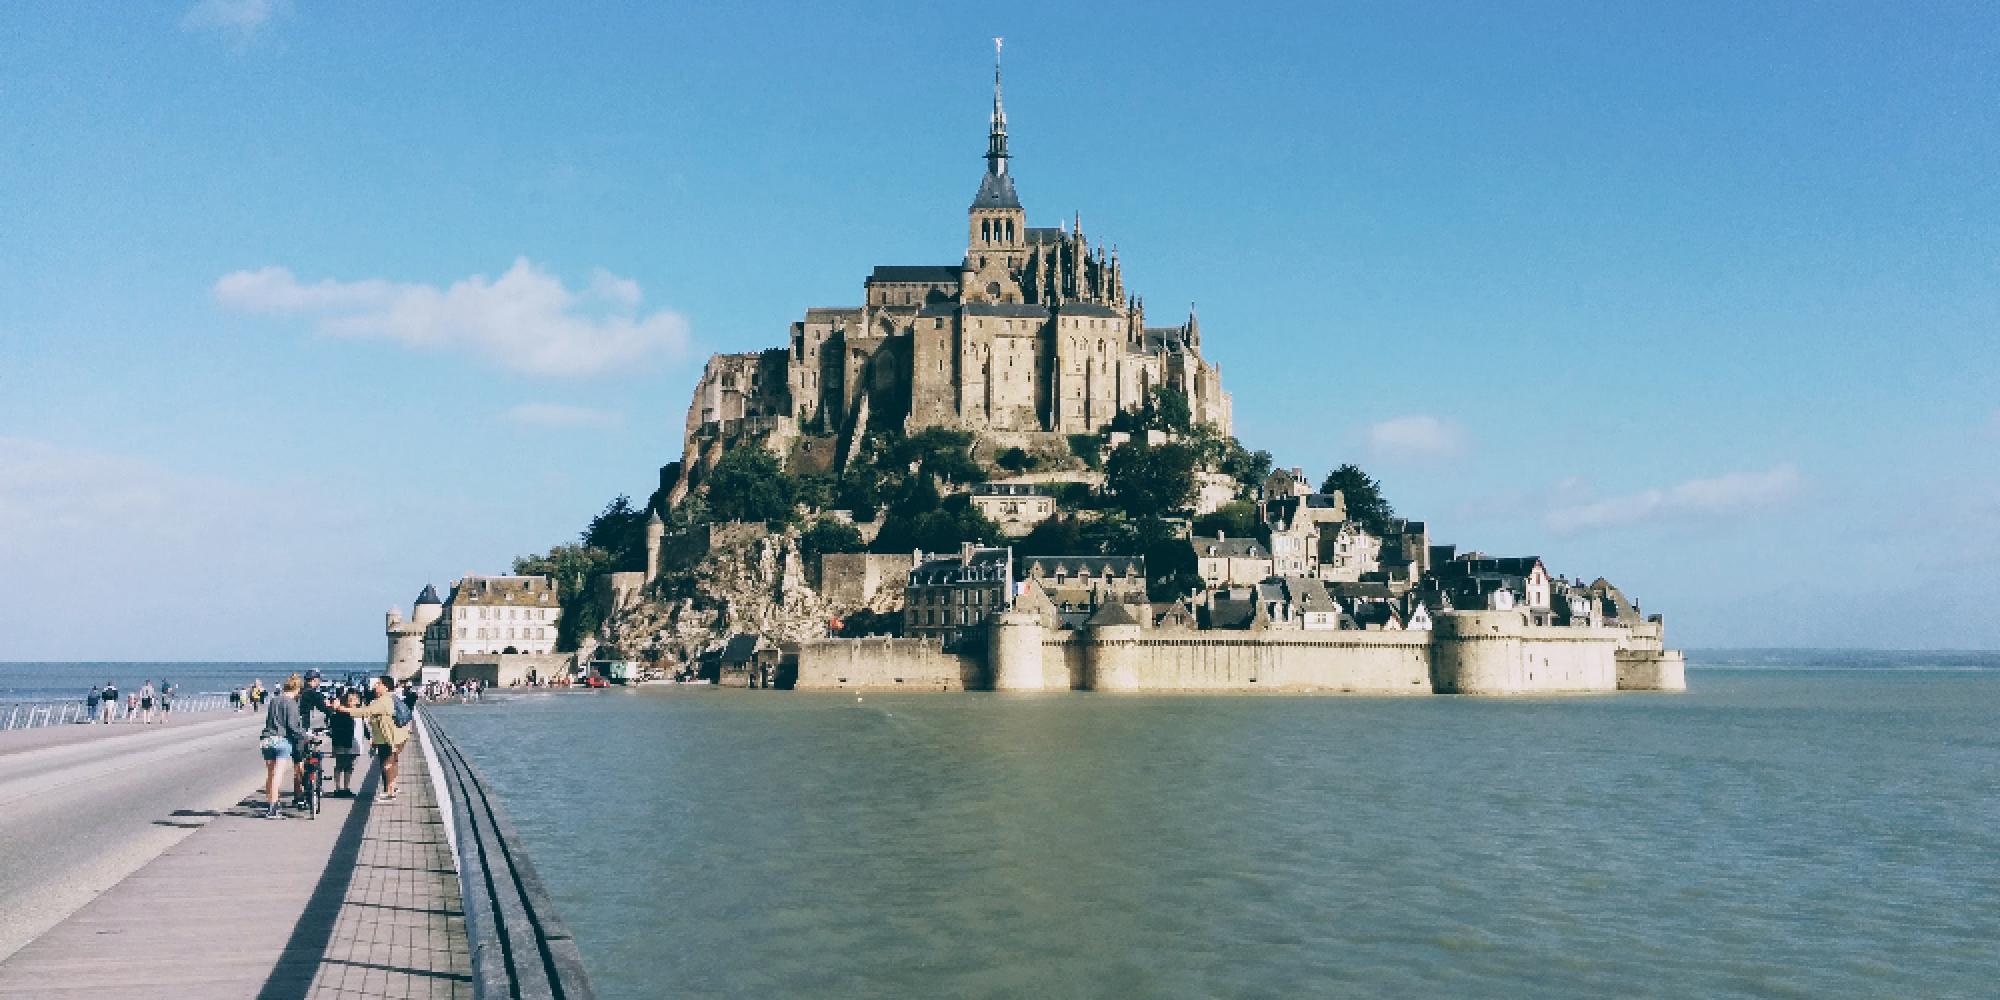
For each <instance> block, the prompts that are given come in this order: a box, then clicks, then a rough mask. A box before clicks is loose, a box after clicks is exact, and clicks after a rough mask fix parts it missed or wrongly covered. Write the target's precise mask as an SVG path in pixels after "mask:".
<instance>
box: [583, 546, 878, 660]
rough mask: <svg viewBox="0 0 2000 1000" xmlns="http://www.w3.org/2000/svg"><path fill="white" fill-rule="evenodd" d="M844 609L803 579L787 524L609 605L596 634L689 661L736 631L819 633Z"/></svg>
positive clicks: (636, 652) (632, 649)
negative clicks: (632, 597) (619, 603)
mask: <svg viewBox="0 0 2000 1000" xmlns="http://www.w3.org/2000/svg"><path fill="white" fill-rule="evenodd" d="M844 610H848V609H843V608H839V607H836V606H835V605H834V604H833V603H832V602H829V601H827V600H826V599H825V598H823V597H821V596H820V594H819V593H818V592H816V591H815V590H813V588H812V587H811V586H809V585H808V584H807V583H806V573H805V562H804V559H803V557H802V556H801V554H800V552H799V538H798V532H797V531H796V530H793V529H788V530H786V531H783V532H778V533H771V534H765V535H761V536H758V537H755V538H748V539H743V538H738V539H735V540H732V541H729V542H727V543H726V544H722V545H719V546H717V547H716V548H715V549H714V550H713V551H711V552H710V553H709V555H708V558H706V559H702V560H700V561H699V562H698V563H697V564H696V565H695V568H694V569H693V570H692V571H690V572H688V573H686V574H682V575H677V576H671V577H662V578H661V579H660V580H659V581H657V582H656V583H655V585H654V586H653V587H651V588H649V590H648V591H647V593H646V594H645V595H644V597H643V598H642V599H640V600H638V601H636V602H633V603H631V604H629V605H627V606H625V607H623V608H620V609H618V610H617V611H615V612H613V613H612V614H611V615H610V616H609V617H608V618H607V619H606V620H605V623H604V625H603V628H602V630H601V633H600V638H601V640H602V641H603V642H605V643H608V644H610V645H611V646H613V647H614V648H616V649H618V650H620V651H621V652H622V653H624V654H625V655H627V656H636V657H640V658H644V659H657V658H666V659H670V660H675V661H679V662H687V661H688V660H691V659H693V658H694V657H695V656H698V655H700V654H701V653H702V652H703V651H705V650H707V649H709V648H711V647H712V646H714V645H715V644H717V643H719V642H721V641H723V640H725V639H727V638H728V637H729V636H730V635H731V634H732V633H736V632H752V633H756V634H758V635H761V636H763V637H764V638H765V639H767V640H769V641H771V642H778V643H783V642H795V641H799V640H802V639H818V638H823V637H825V635H826V628H827V622H828V621H829V620H831V619H833V618H837V617H839V616H840V614H841V613H842V612H843V611H844Z"/></svg>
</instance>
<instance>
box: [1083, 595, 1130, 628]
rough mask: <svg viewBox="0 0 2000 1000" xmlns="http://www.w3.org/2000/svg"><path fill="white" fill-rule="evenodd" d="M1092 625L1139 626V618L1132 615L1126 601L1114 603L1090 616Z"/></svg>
mask: <svg viewBox="0 0 2000 1000" xmlns="http://www.w3.org/2000/svg"><path fill="white" fill-rule="evenodd" d="M1089 624H1092V625H1138V624H1140V622H1139V616H1138V615H1135V614H1133V613H1132V607H1131V605H1128V604H1126V603H1125V602H1124V601H1112V602H1110V603H1108V604H1106V605H1104V606H1103V607H1101V608H1098V609H1097V613H1096V614H1094V615H1091V616H1090V622H1089Z"/></svg>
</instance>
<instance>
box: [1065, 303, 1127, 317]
mask: <svg viewBox="0 0 2000 1000" xmlns="http://www.w3.org/2000/svg"><path fill="white" fill-rule="evenodd" d="M1056 312H1059V313H1061V314H1062V315H1064V316H1093V317H1110V318H1112V319H1117V318H1119V315H1120V314H1119V312H1118V310H1116V309H1113V308H1111V307H1110V306H1101V305H1098V304H1097V303H1095V302H1065V303H1063V304H1062V305H1060V306H1057V307H1056Z"/></svg>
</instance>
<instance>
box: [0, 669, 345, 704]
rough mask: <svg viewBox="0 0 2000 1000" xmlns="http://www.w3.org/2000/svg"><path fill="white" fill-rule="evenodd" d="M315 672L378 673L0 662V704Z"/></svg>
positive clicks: (268, 680) (186, 689) (234, 683)
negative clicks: (108, 685)
mask: <svg viewBox="0 0 2000 1000" xmlns="http://www.w3.org/2000/svg"><path fill="white" fill-rule="evenodd" d="M310 667H318V668H319V669H320V670H321V671H324V672H325V673H327V674H328V675H329V676H332V677H340V676H344V675H345V674H346V673H347V672H348V671H356V672H361V671H367V670H378V671H379V670H381V669H382V664H381V662H380V661H379V660H378V661H376V662H373V663H345V662H333V661H328V662H321V663H85V662H75V663H31V662H0V703H4V702H13V701H65V700H68V699H72V698H74V699H76V700H78V701H81V700H82V699H83V696H84V693H85V692H87V691H88V690H89V689H90V688H92V687H93V686H94V687H100V688H101V687H103V686H104V682H105V681H115V682H117V684H118V690H119V691H121V692H133V691H137V690H139V685H141V684H144V683H145V682H147V681H149V680H150V681H152V682H153V684H154V685H155V686H158V685H159V684H160V682H162V681H172V682H173V683H174V684H175V685H177V686H178V687H179V688H180V690H181V693H183V694H198V693H202V692H210V691H228V690H231V689H233V688H236V687H239V686H247V685H248V684H249V683H250V682H251V681H253V680H257V679H259V678H261V679H262V680H263V681H264V686H265V687H267V688H269V687H276V686H277V684H278V682H279V681H282V680H284V678H285V677H286V676H287V675H289V674H292V673H304V672H305V671H306V669H307V668H310Z"/></svg>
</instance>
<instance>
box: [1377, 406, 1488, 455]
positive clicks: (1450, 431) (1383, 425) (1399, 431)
mask: <svg viewBox="0 0 2000 1000" xmlns="http://www.w3.org/2000/svg"><path fill="white" fill-rule="evenodd" d="M1365 439H1366V441H1367V444H1368V450H1370V451H1372V452H1374V453H1375V454H1376V455H1378V456H1380V457H1383V458H1446V457H1449V456H1452V455H1456V454H1458V453H1459V451H1460V450H1461V449H1463V448H1464V446H1465V434H1464V432H1462V431H1461V430H1459V427H1458V425H1457V424H1454V423H1452V422H1451V421H1449V420H1440V419H1438V418H1437V417H1429V416H1422V415H1418V416H1409V417H1396V418H1394V419H1392V420H1384V421H1382V422H1380V423H1376V424H1370V425H1368V430H1367V431H1366V433H1365Z"/></svg>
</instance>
